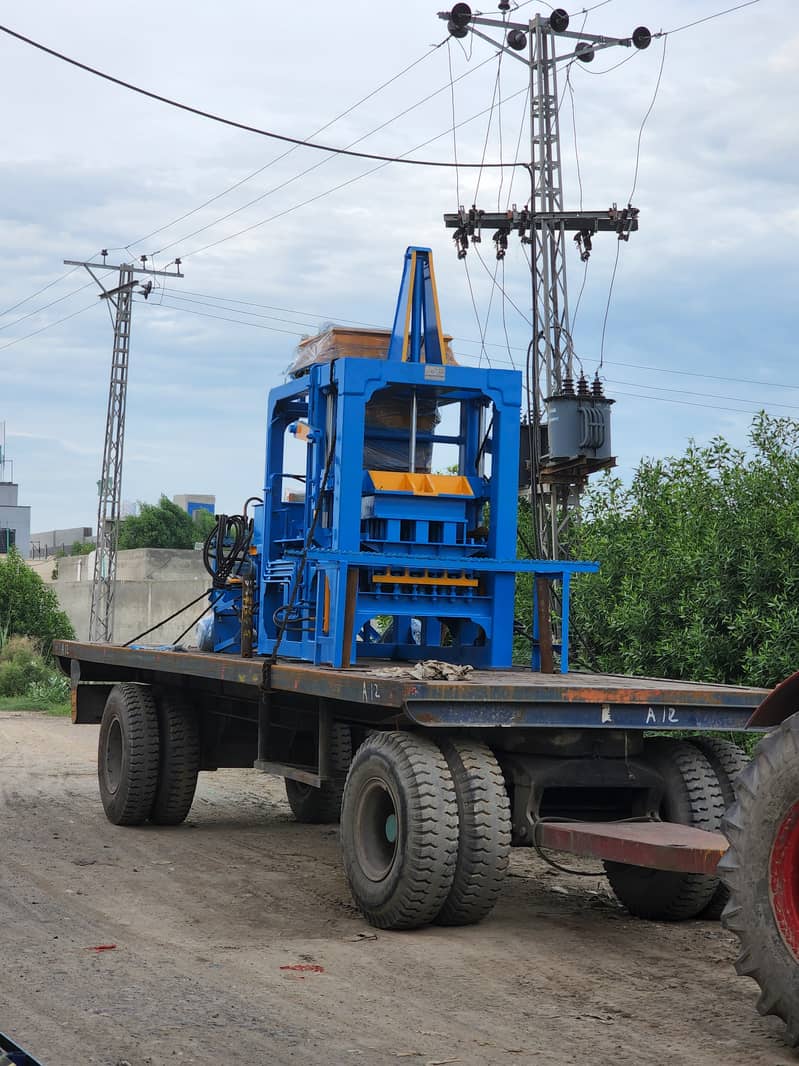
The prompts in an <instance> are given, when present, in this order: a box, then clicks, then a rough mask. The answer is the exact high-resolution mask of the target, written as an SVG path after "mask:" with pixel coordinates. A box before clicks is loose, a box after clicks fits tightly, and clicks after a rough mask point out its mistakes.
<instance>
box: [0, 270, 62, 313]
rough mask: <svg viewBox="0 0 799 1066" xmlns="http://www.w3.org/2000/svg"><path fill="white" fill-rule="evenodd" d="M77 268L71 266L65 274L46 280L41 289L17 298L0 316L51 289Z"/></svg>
mask: <svg viewBox="0 0 799 1066" xmlns="http://www.w3.org/2000/svg"><path fill="white" fill-rule="evenodd" d="M79 269H80V267H73V268H72V270H68V271H67V272H66V274H61V276H60V277H57V278H55V279H54V280H53V281H48V282H47V284H46V285H42V287H41V289H37V290H36V292H32V293H31V294H30V296H26V297H25V299H24V300H18V301H17V302H16V303H15V304H12V305H11V307H7V308H6V309H5V311H0V318H2V317H3V316H4V315H8V314H10V313H11V312H12V311H16V309H17V308H18V307H22V305H23V304H26V303H27V302H28V300H33V299H35V298H36V297H37V296H39V295H40V294H41V293H43V292H47V290H48V289H52V287H53V286H54V285H57V284H58V283H59V281H65V280H66V279H67V278H68V277H69V275H70V274H74V273H75V271H76V270H79Z"/></svg>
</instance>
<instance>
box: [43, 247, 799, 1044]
mask: <svg viewBox="0 0 799 1066" xmlns="http://www.w3.org/2000/svg"><path fill="white" fill-rule="evenodd" d="M521 394H522V381H521V375H520V374H518V373H517V372H515V371H512V370H498V369H497V370H495V369H493V368H488V369H483V368H479V367H466V366H459V365H458V364H457V363H456V361H455V359H454V357H453V355H452V353H451V350H450V348H449V345H448V343H447V338H446V337H445V336H444V334H443V332H442V328H441V321H440V316H439V312H438V301H437V296H436V288H435V280H434V274H433V263H432V258H431V254H430V251H429V249H426V248H409V249H408V251H407V253H406V255H405V263H404V270H403V275H402V284H401V287H400V293H399V299H398V302H397V309H396V314H395V317H394V325H393V328H392V330H391V331H390V332H389V331H385V332H378V333H376V332H370V331H342V330H338V331H337V330H335V329H333V330H330V331H328V333H327V334H326V335H322V336H320V337H318V338H314V339H310V340H309V341H307V342H304V343H303V344H302V345H300V350H299V354H298V358H297V361H296V362H295V366H294V368H293V372H292V376H291V377H290V380H288V381H287V383H286V384H283V385H279V386H277V387H276V388H274V389H273V390H272V391H271V393H270V396H269V401H268V406H267V441H266V444H267V449H266V472H265V479H264V494H263V497H262V498H260V497H259V498H254V499H250V500H248V501H247V503H246V504H245V506H244V508H243V513H242V514H241V515H235V516H230V517H226V516H219V518H218V520H217V526H216V529H215V530H214V531H213V533H212V535H211V536H210V537H209V538H208V541H207V542H206V545H205V561H206V565H207V568H208V570H209V573H210V575H211V580H212V588H211V590H210V599H209V603H210V607H211V609H212V612H211V618H210V620H209V621H207V622H206V623H204V624H203V627H202V633H201V637H200V648H199V649H197V648H193V647H185V646H183V645H179V646H169V645H167V646H163V645H162V646H160V647H152V646H146V645H142V644H139V643H131V642H128V645H123V646H120V645H113V644H91V643H81V642H77V641H55V642H54V645H53V649H54V653H55V655H56V656H57V657H58V658H59V660H60V662H61V664H62V666H63V668H64V669H65V670H66V671H67V672H68V673H69V674H70V676H71V679H72V701H73V704H72V705H73V721H75V722H76V723H79V724H82V723H98V724H99V725H100V731H99V756H98V781H99V789H100V796H101V799H102V802H103V807H104V809H105V812H106V815H107V817H108V818H109V820H110V821H111V822H113V823H114V824H115V825H140V824H141V823H143V822H146V821H150V822H152V823H155V824H157V825H177V824H178V823H180V822H181V821H183V820H184V819H185V817H186V815H187V813H188V811H189V809H190V807H191V804H192V801H193V797H194V792H195V788H196V784H197V776H198V773H199V772H200V771H201V770H202V771H213V770H216V769H218V768H219V767H255V768H256V769H257V770H260V771H263V772H266V773H272V774H279V775H281V776H282V777H284V778H285V779H286V793H287V797H288V801H289V804H290V806H291V809H292V811H293V812H294V814H295V816H296V817H297V818H298V819H299V820H301V821H306V822H325V821H327V822H335V821H338V820H339V819H340V822H341V845H342V854H343V862H344V869H345V872H346V876H347V881H348V884H349V887H350V891H351V893H352V896H353V898H354V900H355V902H356V904H357V906H358V907H359V909H360V910H361V912H362V913H363V915H364V917H365V918H366V919H367V921H369V922H370V923H372V924H373V925H375V926H378V927H380V928H388V929H407V928H416V927H419V926H422V925H425V924H427V923H430V922H436V923H439V924H442V925H466V924H469V923H473V922H477V921H479V920H481V919H482V918H484V917H486V915H488V914H489V913H490V911H491V910H492V908H493V906H494V904H495V902H496V900H497V897H498V894H499V891H500V888H501V886H502V882H503V879H504V877H505V876H506V874H507V869H508V856H509V849H510V848H511V847H512V846H528V847H530V846H532V847H534V848H536V849H537V850H538V851H539V854H541V855H542V856H544V855H545V852H544V851H543V850H542V849H543V848H556V849H559V850H562V851H567V852H572V853H574V854H577V855H584V856H593V857H595V858H599V859H602V860H603V861H604V863H605V870H606V873H607V876H608V879H609V882H610V885H611V887H612V889H613V891H614V892H615V894H616V896H617V897H618V899H619V900H620V901H621V902H622V904H623V905H624V906H625V907H627V909H628V910H629V911H630V912H631V913H633V914H635V915H638V916H640V917H644V918H659V919H667V920H677V919H685V918H695V917H703V918H707V919H710V918H714V917H716V918H717V917H718V916H719V915H720V914H721V912H722V910H724V908H725V906H726V910H725V915H726V920H727V922H728V924H729V926H730V928H731V929H734V930H735V932H736V933H737V935H738V936H739V937H740V939H741V941H742V945H743V949H744V950H743V954H742V956H741V959H740V960H739V964H738V966H739V972H741V973H746V974H750V975H751V976H753V977H754V978H755V979H756V980H757V981H758V983H759V984H760V986H761V989H762V995H761V1000H760V1007H761V1009H762V1010H763V1011H765V1012H771V1013H776V1014H778V1015H779V1016H780V1017H781V1018H783V1019H784V1020H785V1021H786V1022H787V1024H788V1035H789V1039H790V1040H791V1041H792V1042H794V1043H797V1042H799V758H797V753H799V715H796V714H794V713H793V712H794V711H795V710H796V706H797V697H799V675H794V676H793V677H791V678H789V679H788V680H787V681H785V682H783V683H782V684H781V685H780V686H778V687H777V688H776V689H775V690H774V691H773V692H768V691H766V690H762V689H753V688H740V687H732V686H724V685H708V684H697V683H693V682H687V681H669V680H659V679H652V678H629V677H613V676H607V675H602V674H591V673H585V672H581V671H574V670H571V669H570V668H569V596H570V582H571V579H572V577H573V575H574V574H577V573H587V572H590V571H593V570H596V569H597V564H596V563H594V562H575V561H564V560H555V561H553V560H543V559H518V558H517V555H516V533H517V529H516V521H517V507H518V490H519V483H520V480H519V455H520V438H521V439H524V436H525V435H526V434H529V429H528V428H527V427H524V428H523V429H522V430H521V433H520V425H521V420H520V407H521ZM560 401H562V402H560ZM608 403H609V401H608V400H606V399H605V398H604V397H602V396H601V392H600V390H598V389H594V390H589V389H587V388H582V389H578V390H577V393H576V394H575V393H572V394H571V395H565V396H563V397H561V398H559V402H558V404H557V405H556V408H557V410H556V411H555V413H556V414H557V418H558V425H557V426H556V427H555V431H556V435H557V436H558V439H559V440H565V441H567V442H568V441H570V440H576V439H582V440H583V441H584V442H586V446H587V447H593V448H595V449H601V448H603V447H605V448H607V447H609V441H608V434H607V428H608V427H607V411H608V406H607V405H608ZM570 420H571V425H570V424H569V423H570ZM303 449H304V452H303ZM567 449H568V446H567ZM441 456H443V457H444V458H443V459H442V458H440V457H441ZM566 458H567V459H568V454H566ZM439 464H440V465H441V466H442V469H436V467H438V466H439ZM528 484H529V482H528ZM251 504H254V506H253V507H252V510H251V513H248V507H249V505H251ZM520 574H530V575H532V579H533V580H532V589H533V595H532V602H530V603H529V604H526V605H525V604H519V603H517V602H516V599H517V598H516V579H517V578H518V576H519V575H520ZM587 580H590V578H588V579H587ZM553 583H557V584H558V585H559V591H560V606H559V609H558V612H557V614H556V616H555V618H554V626H551V624H550V623H551V621H552V617H553V612H552V610H551V603H552V602H553V601H551V600H550V597H549V590H550V588H551V585H552V584H553ZM516 611H519V612H521V614H522V615H523V616H526V617H522V618H520V619H518V620H517V619H516ZM517 625H520V626H521V627H522V628H523V629H524V631H525V632H526V633H527V634H529V635H531V638H532V653H531V656H530V659H529V662H527V663H525V664H523V665H515V666H514V665H513V645H514V628H515V626H517ZM553 633H554V637H553ZM556 656H559V661H558V662H557V667H558V669H557V670H555V657H556ZM775 727H779V728H776V729H775ZM745 728H750V729H754V730H759V731H761V732H765V731H767V730H770V729H773V730H774V731H773V732H771V733H770V734H769V735H768V736H766V737H765V738H764V739H763V740H762V742H761V744H760V745H759V747H758V749H757V751H756V754H755V756H754V759H753V761H752V763H751V764H750V765H749V766H747V765H746V758H745V756H744V753H743V751H742V750H741V749H740V748H739V747H738V746H737V745H736V744H735V743H734V742H733V740H732V739H731V738H730V736H729V732H728V731H730V730H743V729H745ZM725 733H727V735H726V736H725V735H724V734H725ZM736 796H737V802H736ZM733 803H735V806H733V807H732V809H731V810H730V811H729V812H728V814H727V816H726V821H725V823H724V827H725V831H726V834H727V835H726V837H725V835H723V834H722V833H721V831H720V830H721V826H722V818H723V817H724V812H725V808H728V807H730V805H731V804H733ZM197 824H198V825H199V826H200V828H201V827H202V819H201V818H200V819H199V820H198V823H197ZM719 873H721V874H722V875H723V881H722V880H721V879H720V877H719Z"/></svg>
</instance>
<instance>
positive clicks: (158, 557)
mask: <svg viewBox="0 0 799 1066" xmlns="http://www.w3.org/2000/svg"><path fill="white" fill-rule="evenodd" d="M56 564H57V577H55V578H53V572H54V570H55V569H56ZM29 565H30V566H31V569H33V570H35V571H36V572H37V573H39V574H40V576H41V577H42V579H43V580H44V581H45V582H46V583H47V584H48V585H50V586H51V587H52V589H53V590H54V592H55V593H56V595H57V596H58V602H59V603H60V604H61V607H62V609H63V610H64V611H66V613H67V615H68V616H69V619H70V621H71V622H72V624H73V626H74V627H75V632H76V633H77V637H78V640H87V639H88V636H89V610H90V605H91V586H92V576H93V574H94V552H92V553H91V555H74V556H67V557H65V558H62V559H57V560H54V559H47V560H44V559H42V560H31V561H30V562H29ZM209 585H210V578H209V576H208V574H207V573H206V570H205V567H204V566H203V561H202V553H201V552H199V551H178V550H175V549H172V548H134V549H132V550H130V551H121V552H120V553H119V556H118V561H117V582H116V592H115V597H114V641H115V643H124V642H125V641H126V640H130V639H131V637H135V636H138V634H139V633H141V632H143V631H144V630H145V629H149V627H150V626H151V625H155V623H156V622H159V621H160V620H161V619H162V618H166V617H167V615H170V614H172V613H173V612H174V611H177V610H179V609H180V608H181V607H183V606H184V605H185V604H187V603H188V602H189V601H190V600H193V599H195V598H196V597H197V596H199V595H200V594H201V593H202V592H204V591H205V590H206V589H207V588H208V587H209ZM203 606H204V601H203V600H200V602H199V603H196V604H194V605H193V606H192V607H189V608H188V609H186V610H184V611H183V612H182V613H181V614H179V615H178V616H177V618H175V619H174V621H172V622H170V623H168V624H167V625H165V626H162V627H161V628H160V629H157V630H155V631H154V632H153V633H151V634H149V635H148V636H147V637H144V638H143V639H142V643H151V644H171V643H174V641H175V640H176V639H177V637H178V635H179V634H180V633H181V631H182V630H184V629H185V628H186V626H188V625H189V623H193V622H194V619H195V618H197V616H198V615H199V614H200V612H201V611H202V609H203ZM189 642H191V643H193V642H194V627H193V625H192V628H191V629H190V630H189V632H188V633H187V634H186V636H185V637H183V639H182V641H181V643H189Z"/></svg>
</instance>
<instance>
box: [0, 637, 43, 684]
mask: <svg viewBox="0 0 799 1066" xmlns="http://www.w3.org/2000/svg"><path fill="white" fill-rule="evenodd" d="M53 676H54V674H53V670H52V667H49V666H48V665H47V663H46V662H45V661H44V659H43V658H42V656H41V655H40V654H39V649H38V647H37V645H36V643H35V641H33V640H31V639H30V637H10V638H9V640H7V641H6V644H5V646H4V648H3V650H2V651H0V696H24V695H26V694H27V692H28V690H29V688H30V687H31V685H37V684H45V683H47V682H48V681H50V680H51V679H52V677H53Z"/></svg>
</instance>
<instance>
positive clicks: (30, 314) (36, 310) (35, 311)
mask: <svg viewBox="0 0 799 1066" xmlns="http://www.w3.org/2000/svg"><path fill="white" fill-rule="evenodd" d="M76 269H77V267H76ZM71 273H72V271H70V274H71ZM66 276H67V275H66V274H65V275H63V277H61V278H59V279H58V280H59V281H63V279H64V277H66ZM50 285H55V282H54V281H52V282H50ZM50 285H46V286H45V288H50ZM93 285H94V282H93V281H87V282H86V284H85V285H79V286H78V288H77V289H72V290H71V291H70V292H68V293H65V294H64V295H63V296H59V297H58V299H57V300H51V301H50V303H49V304H42V306H41V307H36V308H34V309H33V311H28V312H27V313H26V314H24V315H20V316H19V318H15V319H13V320H12V321H11V322H4V323H3V324H2V325H0V329H12V328H13V327H14V326H16V325H18V324H19V323H20V322H24V321H25V320H26V319H27V318H33V316H34V315H38V314H41V312H42V311H46V310H47V309H48V307H55V305H56V304H60V303H61V302H62V301H63V300H68V299H69V297H70V296H75V295H76V293H79V292H83V290H84V289H88V288H91V287H92V286H93ZM39 291H40V292H41V291H43V290H39ZM30 299H31V297H30V296H29V297H27V300H30ZM27 300H23V301H22V303H26V302H27Z"/></svg>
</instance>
